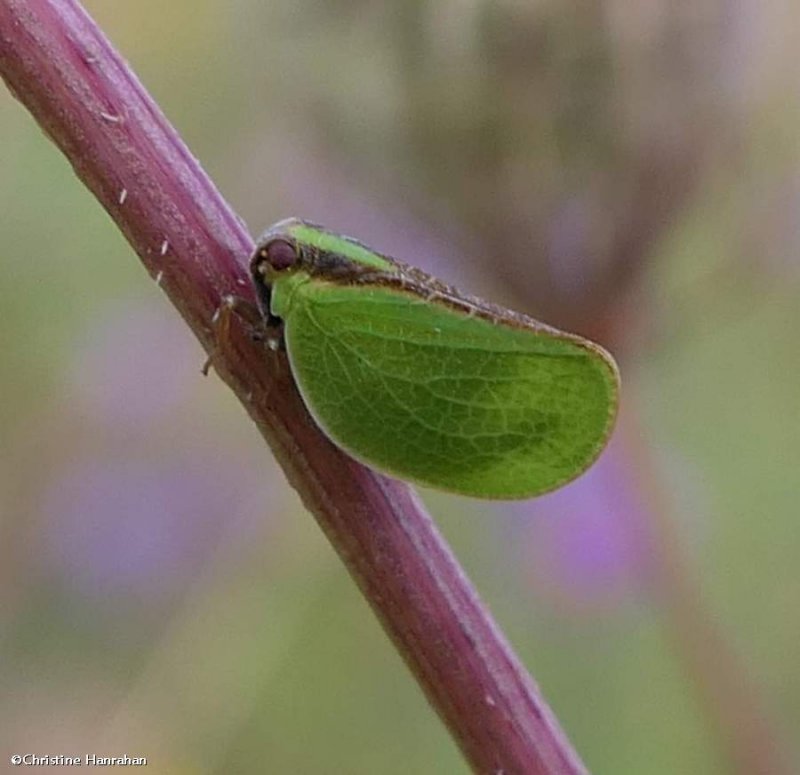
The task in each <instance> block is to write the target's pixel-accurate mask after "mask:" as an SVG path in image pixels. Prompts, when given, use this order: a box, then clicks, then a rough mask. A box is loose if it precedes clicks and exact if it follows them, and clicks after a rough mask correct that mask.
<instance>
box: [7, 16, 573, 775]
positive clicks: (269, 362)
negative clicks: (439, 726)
mask: <svg viewBox="0 0 800 775" xmlns="http://www.w3.org/2000/svg"><path fill="white" fill-rule="evenodd" d="M0 71H1V72H2V76H3V78H4V79H5V81H6V83H7V84H8V87H9V88H10V89H11V91H12V92H13V93H14V95H15V96H16V97H17V98H18V99H19V100H20V102H22V103H23V104H24V105H25V106H26V107H27V108H28V110H30V112H31V113H32V114H33V116H34V118H35V119H36V121H38V123H39V125H40V126H41V127H42V128H43V129H44V130H45V132H47V134H48V135H49V136H50V137H51V138H52V140H53V141H54V142H55V143H56V144H57V145H58V146H59V147H60V148H61V150H62V151H63V152H64V154H65V155H66V156H67V158H68V159H69V161H70V163H71V164H72V165H73V167H74V168H75V171H76V172H77V174H78V176H79V177H80V178H81V180H82V181H83V182H84V183H85V184H86V186H87V187H88V188H89V189H90V190H91V191H92V192H93V193H94V195H95V196H96V197H97V198H98V199H99V200H100V203H101V204H102V205H103V207H104V208H105V209H106V210H107V211H108V213H109V214H110V215H111V217H112V218H113V219H114V221H115V222H116V223H117V225H118V226H119V228H120V229H121V230H122V232H123V233H124V234H125V236H126V237H127V239H128V241H129V242H130V244H131V245H132V246H133V248H134V250H135V251H136V252H137V253H138V255H139V257H140V258H141V259H142V262H143V263H144V265H145V267H146V268H147V270H148V272H149V273H150V274H151V275H152V276H153V277H156V278H158V280H159V282H160V284H161V286H162V287H163V288H164V290H165V291H166V292H167V294H168V295H169V297H170V299H171V300H172V302H173V303H174V304H175V306H176V307H177V308H178V310H179V311H180V313H181V315H183V317H184V319H185V320H186V322H187V323H188V324H189V326H190V327H191V329H192V330H193V331H194V333H195V334H196V335H197V337H198V339H199V340H200V341H201V343H202V344H203V346H204V347H205V348H206V350H211V349H212V348H213V346H214V342H215V337H214V330H213V327H212V324H211V319H212V316H213V314H214V312H215V310H216V309H217V308H218V306H219V303H220V299H221V297H222V296H223V295H224V294H227V293H235V294H238V295H243V296H246V297H252V291H251V290H250V285H249V282H248V280H247V275H246V272H245V269H244V265H245V262H246V259H247V256H248V254H249V253H250V251H251V249H252V246H253V243H252V240H251V238H250V236H249V235H248V233H247V231H246V230H245V228H244V226H243V225H242V223H241V221H240V220H239V219H238V218H237V217H236V215H235V214H234V213H233V212H232V211H231V209H230V208H229V207H228V205H227V204H226V203H225V201H224V200H223V199H222V197H221V196H220V194H219V193H218V192H217V190H216V189H215V188H214V186H213V184H212V183H211V181H210V180H209V179H208V177H207V176H206V174H205V173H204V172H203V170H202V169H201V168H200V166H199V164H198V163H197V161H196V160H195V159H194V158H193V157H192V155H191V154H190V153H189V151H188V150H187V148H186V146H185V145H184V144H183V143H182V142H181V140H180V138H179V137H178V136H177V134H176V133H175V130H174V129H173V128H172V127H171V126H170V124H169V123H168V122H167V121H166V119H165V118H164V116H163V115H162V113H161V111H160V110H159V109H158V107H157V106H156V105H155V104H154V103H153V101H152V99H151V98H150V97H149V95H148V94H147V93H146V92H145V90H144V89H143V87H142V86H141V84H140V83H139V82H138V80H137V79H136V77H135V75H134V74H133V73H132V72H131V71H130V69H129V68H128V67H127V65H126V64H125V63H124V62H123V61H122V59H121V58H120V56H119V55H118V54H117V52H116V51H115V50H114V49H113V48H112V46H111V45H110V44H109V42H108V41H107V40H106V39H105V38H104V37H103V35H102V33H101V32H100V30H99V29H98V28H97V27H96V25H95V24H94V22H93V21H92V20H91V19H90V18H89V17H88V16H87V14H86V13H85V11H84V10H83V9H82V8H81V6H80V5H79V4H78V3H77V2H73V0H57V1H56V0H52V1H48V0H28V1H27V2H26V1H25V0H0ZM45 217H46V214H45ZM230 328H231V330H230V341H229V343H228V345H226V347H225V348H224V351H222V352H220V353H218V355H217V357H215V361H214V363H215V367H216V368H217V370H218V372H219V374H220V376H221V377H222V378H223V379H224V380H225V381H226V382H227V383H228V384H229V385H230V387H231V388H232V389H233V390H234V392H235V393H236V395H237V396H238V397H239V399H240V400H241V401H242V403H243V404H244V406H245V408H246V409H247V411H248V412H249V413H250V416H251V417H252V418H253V420H254V421H255V423H256V424H257V425H258V427H259V429H260V430H261V432H262V434H263V435H264V437H265V438H266V440H267V442H268V443H269V445H270V447H271V448H272V451H273V452H274V454H275V455H276V457H277V458H278V460H279V461H280V463H281V465H282V466H283V468H284V470H285V472H286V475H287V477H288V478H289V481H290V482H291V483H292V485H293V486H294V487H295V488H296V489H297V490H298V492H299V493H300V495H301V497H302V499H303V502H304V503H305V505H306V506H307V507H308V509H309V510H310V511H311V512H312V514H314V516H315V517H316V518H317V520H318V522H319V524H320V525H321V527H322V529H323V530H324V531H325V533H326V534H327V536H328V538H329V539H330V541H331V543H332V544H333V545H334V547H335V548H336V550H337V552H338V553H339V555H340V557H341V558H342V560H343V561H344V563H345V565H346V566H347V568H348V570H349V571H350V573H351V574H352V576H353V578H354V579H355V580H356V582H357V583H358V585H359V587H360V588H361V590H362V592H363V593H364V595H365V596H366V598H367V600H368V601H369V602H370V605H371V606H372V607H373V610H374V611H375V613H376V614H377V615H378V618H379V619H380V620H381V622H382V623H383V626H384V627H385V629H386V631H387V632H388V633H389V635H390V636H391V638H392V640H393V641H394V643H395V645H396V646H397V648H398V649H399V650H400V653H401V654H402V655H403V657H404V659H405V660H406V663H407V664H408V665H409V667H410V668H411V670H412V672H413V673H414V675H415V676H416V678H417V680H418V681H419V683H420V684H421V685H422V688H423V689H424V691H425V693H426V694H427V696H428V699H429V700H430V702H431V703H432V705H433V706H434V707H435V708H436V710H437V711H438V712H439V714H440V716H441V717H442V719H444V721H445V723H446V724H447V725H448V727H449V729H450V731H451V733H452V734H453V736H454V737H455V739H456V741H457V742H458V744H459V746H460V747H461V749H462V751H463V752H464V755H465V756H466V758H467V759H468V761H469V763H470V764H471V766H472V767H473V768H474V770H475V771H476V772H482V773H506V775H510V773H578V772H585V769H584V767H583V765H582V763H581V762H580V759H579V758H578V756H577V755H576V753H575V752H574V751H573V749H572V748H571V746H570V744H569V741H568V740H567V738H566V736H565V735H564V733H563V732H562V731H561V729H560V727H559V725H558V722H557V721H556V719H555V717H554V716H553V714H552V712H551V711H550V709H549V708H548V706H547V704H546V703H545V701H544V699H543V698H542V697H541V695H540V693H539V691H538V689H537V687H536V685H535V684H534V682H533V681H532V679H531V678H530V676H529V675H528V674H527V672H526V671H525V669H524V668H523V666H522V665H521V664H520V662H519V660H518V659H517V657H516V655H515V654H514V652H513V651H512V649H511V648H510V647H509V645H508V644H507V643H506V642H505V640H504V638H503V636H502V635H501V633H500V632H499V630H498V628H497V627H496V625H495V624H494V622H493V621H492V619H491V617H490V615H489V613H488V612H487V610H486V609H485V608H484V606H483V605H482V604H481V602H480V601H479V599H478V596H477V594H476V593H475V591H474V590H473V588H472V586H471V585H470V583H469V581H468V580H467V578H466V577H465V575H464V573H463V572H462V570H461V568H460V567H459V565H458V563H457V562H456V560H455V559H454V557H453V555H452V554H451V552H450V550H449V548H448V546H447V545H446V543H445V542H444V541H443V539H442V538H441V536H440V535H439V533H438V532H437V530H436V528H435V527H434V525H433V523H432V522H431V520H430V518H429V517H428V515H427V514H426V513H425V511H424V510H423V509H422V507H421V506H420V504H419V503H418V501H417V499H416V498H415V496H414V494H413V492H412V491H410V490H409V488H408V487H406V486H405V485H403V484H400V483H398V482H396V481H392V480H390V479H386V478H384V477H382V476H379V475H377V474H375V473H372V472H371V471H369V470H368V469H366V468H364V467H362V466H361V465H359V464H358V463H356V462H354V461H353V460H351V459H350V458H348V457H347V456H345V455H344V454H342V453H341V452H340V451H339V450H338V449H337V448H336V447H334V446H333V445H332V444H331V443H330V442H329V441H328V440H327V439H326V438H325V437H324V436H323V435H322V434H321V433H320V432H319V430H318V429H317V428H316V426H315V425H314V423H313V421H312V420H311V419H310V417H309V415H308V412H307V411H306V409H305V407H304V405H303V403H302V401H301V400H300V397H299V395H298V393H297V391H296V389H295V386H294V382H293V380H292V377H291V374H290V372H289V368H288V364H287V361H286V358H285V356H284V355H283V354H282V353H272V352H266V351H265V350H264V349H263V347H262V346H259V345H257V344H255V343H253V342H252V341H251V339H250V337H248V335H247V332H246V331H244V330H243V328H242V326H241V325H240V322H239V321H238V320H232V322H231V326H230ZM154 346H157V344H155V345H154Z"/></svg>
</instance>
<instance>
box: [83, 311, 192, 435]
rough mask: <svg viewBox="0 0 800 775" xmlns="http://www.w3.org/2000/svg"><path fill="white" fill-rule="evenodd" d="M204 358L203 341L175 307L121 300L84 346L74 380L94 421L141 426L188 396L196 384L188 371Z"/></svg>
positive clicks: (91, 330)
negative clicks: (188, 326) (194, 333)
mask: <svg viewBox="0 0 800 775" xmlns="http://www.w3.org/2000/svg"><path fill="white" fill-rule="evenodd" d="M202 362H203V353H202V351H201V349H200V346H199V345H198V344H196V343H195V342H194V340H193V339H192V336H191V334H190V332H189V330H188V329H187V328H186V326H185V325H184V324H183V323H182V321H181V320H180V318H179V317H178V315H176V314H175V312H174V310H171V309H169V308H168V307H167V306H166V305H163V308H159V307H157V306H155V305H151V304H133V303H130V302H122V303H115V304H114V306H112V307H109V308H108V310H107V311H106V316H105V319H103V320H100V321H95V322H94V324H93V325H92V327H91V329H90V332H89V336H88V339H87V341H85V342H84V343H83V344H80V345H79V346H78V348H77V352H76V355H75V359H74V361H73V364H72V365H73V369H72V373H71V379H70V381H71V383H72V390H73V394H74V398H75V400H77V401H79V402H80V403H82V404H84V405H85V408H84V409H83V410H82V411H83V412H84V413H86V414H88V415H91V416H92V419H93V420H96V421H100V422H106V423H109V424H113V425H116V426H120V425H122V426H126V427H130V426H138V425H139V424H140V423H142V422H147V421H153V420H156V419H158V418H159V417H161V416H163V415H165V414H167V413H168V412H170V411H171V410H172V409H174V408H175V407H176V406H177V405H179V404H180V403H181V402H182V401H184V400H185V398H186V393H187V386H189V385H191V384H192V383H191V381H190V380H189V379H187V376H188V375H192V376H195V375H196V374H197V373H198V371H199V369H200V366H201V365H202Z"/></svg>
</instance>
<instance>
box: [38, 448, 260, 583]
mask: <svg viewBox="0 0 800 775" xmlns="http://www.w3.org/2000/svg"><path fill="white" fill-rule="evenodd" d="M250 484H252V485H253V486H252V487H243V486H242V481H241V476H240V472H237V473H236V474H235V475H234V473H233V472H231V471H230V469H228V468H226V467H225V466H220V465H219V464H218V463H216V462H214V463H212V462H211V461H209V462H206V463H204V462H197V461H194V462H192V463H187V462H182V463H178V464H172V463H169V462H166V461H159V460H158V459H153V460H148V461H130V460H112V461H101V460H96V459H92V460H88V461H86V462H83V463H78V464H76V465H74V466H73V467H72V468H71V469H69V470H68V471H67V472H66V473H65V474H64V475H63V476H62V477H61V478H59V479H57V480H56V481H54V482H53V483H52V484H51V485H50V486H49V488H48V489H47V490H46V491H45V500H44V503H43V509H42V513H43V515H44V517H45V519H46V520H47V528H46V530H45V531H44V544H45V545H44V547H43V548H44V551H43V552H42V556H41V559H42V561H43V563H44V564H45V566H46V567H47V568H48V569H49V570H50V572H55V573H56V575H57V576H59V577H61V580H62V583H66V585H67V586H69V587H72V588H74V589H75V590H76V591H78V592H79V593H80V594H84V595H87V596H100V597H103V596H107V595H111V596H118V595H120V594H128V595H132V596H139V595H141V594H142V593H145V594H155V595H156V596H157V595H158V594H159V592H161V591H165V590H169V589H171V588H172V587H173V586H175V585H176V584H180V582H182V581H184V580H186V579H187V578H190V577H191V576H193V575H194V574H196V573H197V572H198V570H199V569H200V568H201V567H202V566H203V565H204V564H206V563H207V562H208V561H209V560H210V559H211V558H212V557H213V555H214V553H215V550H216V548H217V547H218V546H219V544H220V543H221V542H223V541H225V540H226V539H229V538H238V540H239V541H244V540H250V537H252V536H253V535H257V534H258V532H259V526H260V525H263V524H265V520H264V518H263V517H264V514H263V509H258V508H254V501H255V500H256V497H255V493H256V492H257V491H258V487H257V485H256V483H255V482H251V483H250ZM243 536H244V538H243Z"/></svg>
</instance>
